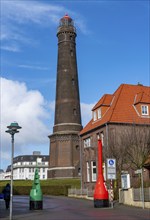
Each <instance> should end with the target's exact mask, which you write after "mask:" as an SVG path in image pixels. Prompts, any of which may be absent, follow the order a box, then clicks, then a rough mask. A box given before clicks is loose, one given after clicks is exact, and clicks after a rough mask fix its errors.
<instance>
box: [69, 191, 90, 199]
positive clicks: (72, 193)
mask: <svg viewBox="0 0 150 220" xmlns="http://www.w3.org/2000/svg"><path fill="white" fill-rule="evenodd" d="M93 194H94V191H90V190H88V189H68V196H70V197H77V198H85V199H91V200H93Z"/></svg>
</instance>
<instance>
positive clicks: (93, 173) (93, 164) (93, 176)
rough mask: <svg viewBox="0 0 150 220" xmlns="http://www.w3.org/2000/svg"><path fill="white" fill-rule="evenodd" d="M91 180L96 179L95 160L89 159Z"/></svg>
mask: <svg viewBox="0 0 150 220" xmlns="http://www.w3.org/2000/svg"><path fill="white" fill-rule="evenodd" d="M91 171H92V182H95V181H96V162H95V161H91Z"/></svg>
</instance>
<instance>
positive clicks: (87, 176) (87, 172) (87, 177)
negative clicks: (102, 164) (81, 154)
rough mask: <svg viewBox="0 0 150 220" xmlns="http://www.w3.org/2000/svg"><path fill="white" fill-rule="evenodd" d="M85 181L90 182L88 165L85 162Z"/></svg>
mask: <svg viewBox="0 0 150 220" xmlns="http://www.w3.org/2000/svg"><path fill="white" fill-rule="evenodd" d="M86 181H87V182H88V183H89V182H90V165H89V162H88V161H87V162H86Z"/></svg>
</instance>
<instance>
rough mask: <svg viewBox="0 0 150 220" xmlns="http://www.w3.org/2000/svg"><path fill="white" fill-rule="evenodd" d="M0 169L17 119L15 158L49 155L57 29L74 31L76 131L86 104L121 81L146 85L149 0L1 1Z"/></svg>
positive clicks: (86, 118) (87, 114) (84, 118)
mask: <svg viewBox="0 0 150 220" xmlns="http://www.w3.org/2000/svg"><path fill="white" fill-rule="evenodd" d="M0 3H1V45H0V46H1V57H0V58H1V60H0V61H1V81H0V82H1V146H0V159H1V162H0V168H3V169H5V168H6V167H7V165H9V164H10V152H11V148H10V137H9V136H8V134H7V133H5V130H6V127H7V125H9V124H10V123H11V122H13V121H17V122H18V123H19V124H20V126H22V129H21V130H20V133H19V134H16V136H15V156H17V155H21V154H32V152H33V151H34V150H40V151H41V153H42V154H48V153H49V140H48V138H47V136H48V135H49V134H51V133H52V128H53V123H54V103H55V86H56V71H57V37H56V32H57V27H58V24H59V20H60V18H61V17H63V16H64V15H65V14H66V13H67V14H69V16H70V17H72V19H74V22H75V26H76V29H77V39H76V43H77V46H76V50H77V63H78V76H79V86H80V88H79V89H80V101H81V112H82V122H83V126H84V125H85V124H86V123H87V122H88V121H89V120H90V118H91V109H92V107H93V105H94V104H95V103H96V102H97V101H98V100H99V99H100V97H101V96H102V95H103V94H105V93H114V91H115V90H116V89H117V88H118V87H119V85H120V84H122V83H127V84H137V83H138V82H140V83H142V84H143V85H145V86H149V84H150V78H149V49H150V48H149V18H150V17H149V9H150V8H149V1H148V0H137V1H136V0H132V1H122V0H120V1H113V0H112V1H111V0H110V1H107V0H103V1H93V0H91V1H78V0H76V1H75V0H74V1H63V0H62V1H51V0H49V1H44V0H38V1H31V0H17V1H16V0H1V2H0Z"/></svg>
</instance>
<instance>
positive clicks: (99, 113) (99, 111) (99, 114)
mask: <svg viewBox="0 0 150 220" xmlns="http://www.w3.org/2000/svg"><path fill="white" fill-rule="evenodd" d="M97 117H98V119H99V118H101V117H102V115H101V108H99V109H98V110H97Z"/></svg>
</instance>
